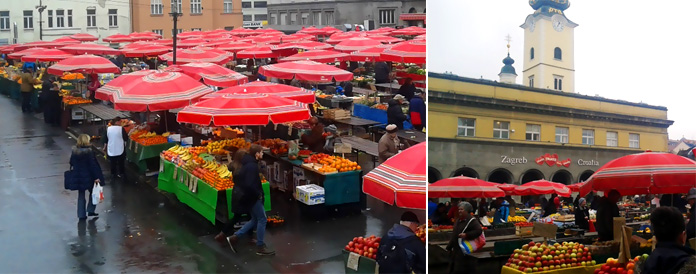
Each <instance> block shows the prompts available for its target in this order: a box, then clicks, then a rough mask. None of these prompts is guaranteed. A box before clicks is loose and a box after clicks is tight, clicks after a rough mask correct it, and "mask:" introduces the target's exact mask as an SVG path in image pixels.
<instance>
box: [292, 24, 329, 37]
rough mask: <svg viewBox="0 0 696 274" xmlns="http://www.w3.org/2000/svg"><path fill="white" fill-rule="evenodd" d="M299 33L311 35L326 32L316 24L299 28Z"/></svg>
mask: <svg viewBox="0 0 696 274" xmlns="http://www.w3.org/2000/svg"><path fill="white" fill-rule="evenodd" d="M297 33H304V34H309V35H322V34H323V33H324V31H322V30H320V29H318V28H316V27H314V26H311V27H308V28H303V29H301V30H299V31H298V32H297Z"/></svg>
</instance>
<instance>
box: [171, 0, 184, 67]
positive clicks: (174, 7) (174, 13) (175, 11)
mask: <svg viewBox="0 0 696 274" xmlns="http://www.w3.org/2000/svg"><path fill="white" fill-rule="evenodd" d="M179 1H181V0H172V12H170V13H169V15H170V16H172V17H173V19H174V29H173V30H172V34H173V35H172V36H173V37H172V41H173V42H174V43H173V47H174V48H173V50H174V51H173V55H172V59H173V60H172V63H173V64H174V65H176V35H177V34H178V33H179V29H178V28H177V24H176V23H177V21H178V19H179V16H181V15H182V14H181V11H180V10H179V8H178V3H179Z"/></svg>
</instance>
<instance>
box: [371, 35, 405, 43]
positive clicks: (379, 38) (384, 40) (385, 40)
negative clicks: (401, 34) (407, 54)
mask: <svg viewBox="0 0 696 274" xmlns="http://www.w3.org/2000/svg"><path fill="white" fill-rule="evenodd" d="M368 38H370V39H372V40H377V41H379V42H381V43H385V44H394V43H399V42H403V41H404V39H401V38H396V37H392V36H385V35H370V36H368Z"/></svg>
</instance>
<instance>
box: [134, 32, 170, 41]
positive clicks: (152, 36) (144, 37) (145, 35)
mask: <svg viewBox="0 0 696 274" xmlns="http://www.w3.org/2000/svg"><path fill="white" fill-rule="evenodd" d="M128 36H129V37H130V38H131V40H133V41H152V40H157V39H160V38H162V35H159V34H156V33H154V32H134V33H131V34H130V35H128Z"/></svg>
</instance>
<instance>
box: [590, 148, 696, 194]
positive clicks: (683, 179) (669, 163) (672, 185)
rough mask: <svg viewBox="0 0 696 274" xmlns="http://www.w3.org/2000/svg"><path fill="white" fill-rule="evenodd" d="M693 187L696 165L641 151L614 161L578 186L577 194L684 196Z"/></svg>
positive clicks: (683, 159)
mask: <svg viewBox="0 0 696 274" xmlns="http://www.w3.org/2000/svg"><path fill="white" fill-rule="evenodd" d="M692 187H696V162H694V161H693V160H691V159H688V158H686V157H682V156H679V155H676V154H671V153H660V152H644V153H638V154H631V155H627V156H623V157H620V158H617V159H614V160H612V161H610V162H608V163H606V164H605V165H604V166H602V167H601V168H600V169H599V170H597V172H595V173H594V174H592V176H591V177H590V178H589V179H588V180H587V182H585V184H584V185H583V186H581V187H580V195H583V196H584V195H586V194H587V193H589V192H590V191H592V190H595V191H604V192H609V191H611V190H613V189H615V190H617V191H619V193H621V195H624V196H625V195H636V194H647V193H652V194H665V193H667V194H669V193H686V192H688V191H689V189H691V188H692Z"/></svg>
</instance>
